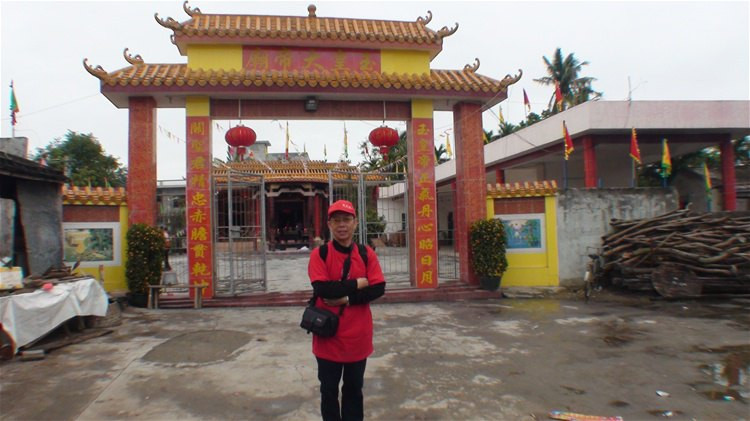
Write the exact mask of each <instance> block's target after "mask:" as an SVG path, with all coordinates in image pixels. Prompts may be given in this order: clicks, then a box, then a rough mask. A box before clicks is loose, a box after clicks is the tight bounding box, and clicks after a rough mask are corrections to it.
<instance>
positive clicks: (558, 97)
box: [555, 82, 563, 111]
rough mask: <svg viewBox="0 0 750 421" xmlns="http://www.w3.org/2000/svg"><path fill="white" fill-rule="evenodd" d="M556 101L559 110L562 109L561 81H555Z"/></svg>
mask: <svg viewBox="0 0 750 421" xmlns="http://www.w3.org/2000/svg"><path fill="white" fill-rule="evenodd" d="M555 103H557V111H562V106H563V95H562V91H561V90H560V82H555Z"/></svg>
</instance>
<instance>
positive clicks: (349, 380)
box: [317, 358, 367, 421]
mask: <svg viewBox="0 0 750 421" xmlns="http://www.w3.org/2000/svg"><path fill="white" fill-rule="evenodd" d="M317 360H318V380H320V415H322V417H323V420H324V421H340V420H342V421H355V420H362V419H364V417H365V414H364V406H363V397H362V386H364V384H365V365H366V364H367V359H364V360H362V361H357V362H353V363H337V362H333V361H329V360H324V359H322V358H317ZM342 373H343V375H344V376H343V377H344V386H343V387H342V388H341V408H340V409H339V382H340V381H341V374H342Z"/></svg>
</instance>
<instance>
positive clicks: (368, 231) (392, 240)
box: [328, 171, 409, 287]
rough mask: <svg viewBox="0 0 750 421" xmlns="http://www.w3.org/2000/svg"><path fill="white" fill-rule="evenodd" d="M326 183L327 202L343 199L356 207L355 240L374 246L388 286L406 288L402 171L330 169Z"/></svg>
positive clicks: (406, 244)
mask: <svg viewBox="0 0 750 421" xmlns="http://www.w3.org/2000/svg"><path fill="white" fill-rule="evenodd" d="M328 183H329V192H330V194H329V195H328V197H329V201H330V203H333V202H335V201H336V200H340V199H345V200H348V201H350V202H352V204H353V205H354V207H355V208H356V209H357V218H358V219H359V225H358V230H357V232H355V233H354V236H355V241H356V242H358V243H364V242H365V241H366V242H367V244H368V245H370V246H371V247H373V248H374V249H375V251H376V252H377V254H378V260H379V261H380V266H381V267H382V269H383V274H384V275H385V278H386V280H387V281H388V283H389V285H391V286H394V285H395V286H399V287H408V286H409V225H408V223H409V222H408V218H407V216H406V215H407V213H406V203H407V200H406V199H407V188H406V186H407V183H406V174H404V173H379V172H371V173H352V172H345V171H331V172H329V174H328ZM362 239H365V241H362Z"/></svg>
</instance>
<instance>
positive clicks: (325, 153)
mask: <svg viewBox="0 0 750 421" xmlns="http://www.w3.org/2000/svg"><path fill="white" fill-rule="evenodd" d="M323 160H324V161H328V149H326V144H325V143H324V144H323Z"/></svg>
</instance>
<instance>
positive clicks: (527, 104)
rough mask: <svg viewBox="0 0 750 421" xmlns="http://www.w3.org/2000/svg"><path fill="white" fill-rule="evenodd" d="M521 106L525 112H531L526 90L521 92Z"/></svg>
mask: <svg viewBox="0 0 750 421" xmlns="http://www.w3.org/2000/svg"><path fill="white" fill-rule="evenodd" d="M523 105H524V107H526V112H527V113H530V112H531V102H530V101H529V96H528V95H526V89H525V88H524V90H523Z"/></svg>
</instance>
